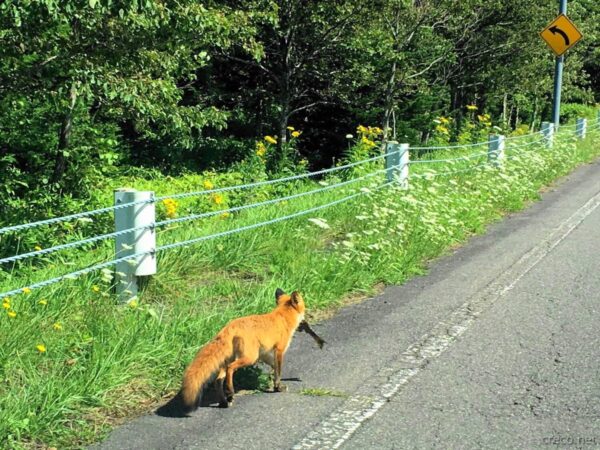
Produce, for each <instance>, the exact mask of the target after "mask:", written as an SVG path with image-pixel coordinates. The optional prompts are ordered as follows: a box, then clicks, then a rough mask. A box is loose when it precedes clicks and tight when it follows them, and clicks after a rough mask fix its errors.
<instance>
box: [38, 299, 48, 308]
mask: <svg viewBox="0 0 600 450" xmlns="http://www.w3.org/2000/svg"><path fill="white" fill-rule="evenodd" d="M38 303H39V304H40V305H42V306H46V305H47V304H48V300H46V299H45V298H43V299H41V300H40V301H39V302H38Z"/></svg>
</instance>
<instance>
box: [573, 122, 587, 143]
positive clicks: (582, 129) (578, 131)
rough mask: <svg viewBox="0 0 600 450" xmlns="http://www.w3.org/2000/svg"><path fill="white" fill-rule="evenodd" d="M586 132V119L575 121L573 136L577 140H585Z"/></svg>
mask: <svg viewBox="0 0 600 450" xmlns="http://www.w3.org/2000/svg"><path fill="white" fill-rule="evenodd" d="M586 130H587V119H577V124H576V125H575V136H577V138H578V139H585V133H586Z"/></svg>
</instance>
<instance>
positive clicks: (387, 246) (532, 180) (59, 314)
mask: <svg viewBox="0 0 600 450" xmlns="http://www.w3.org/2000/svg"><path fill="white" fill-rule="evenodd" d="M566 134H567V133H565V135H563V136H562V137H560V138H559V140H558V143H557V144H555V146H554V147H553V148H552V149H546V148H542V147H540V146H539V145H531V146H528V147H523V148H516V149H515V148H514V145H513V144H510V145H509V146H508V148H507V159H506V161H505V163H504V166H503V168H493V167H489V166H486V167H480V168H477V169H474V170H471V171H468V172H467V171H464V170H466V169H470V168H473V167H475V166H478V165H480V163H482V162H483V161H485V156H482V157H481V158H471V159H468V160H467V159H465V160H463V161H459V162H455V163H452V164H450V165H449V164H448V163H432V164H430V165H426V164H418V165H414V166H411V172H412V173H413V174H414V175H417V177H415V178H414V179H413V180H411V184H410V189H408V190H401V189H398V188H395V187H393V186H392V187H386V188H383V189H378V186H379V185H380V184H381V182H382V179H380V180H378V181H377V183H375V182H372V181H365V182H362V183H359V184H358V185H357V186H348V187H344V188H341V189H339V190H333V191H328V192H324V193H321V194H318V195H314V196H305V197H302V198H299V199H296V200H293V201H289V202H282V203H279V204H277V205H272V206H268V207H263V208H259V209H252V210H247V211H243V212H240V213H237V214H234V215H231V216H228V217H216V218H212V219H206V220H201V221H196V222H190V223H187V224H185V225H180V226H174V227H172V228H170V229H167V230H163V231H161V233H160V235H159V243H161V244H166V243H170V242H181V241H183V240H186V239H190V238H194V237H198V236H202V235H209V234H212V233H215V232H219V231H223V230H227V229H233V228H237V227H240V226H244V225H249V224H253V223H257V222H260V221H265V220H270V219H272V218H275V217H279V216H282V215H285V214H293V213H294V212H298V211H302V210H305V209H308V208H312V207H315V206H317V205H322V204H325V203H327V202H330V201H334V200H336V199H339V198H341V197H343V196H345V195H349V194H351V193H353V192H360V189H362V190H363V191H364V194H363V195H361V196H360V197H358V198H357V199H354V200H351V201H348V202H346V203H342V204H339V205H336V206H335V207H332V208H328V209H324V210H322V211H319V212H317V213H314V214H310V215H308V216H303V217H299V218H296V219H292V220H288V221H284V222H280V223H277V224H273V225H269V226H266V227H262V228H258V229H255V230H252V231H248V232H243V233H239V234H234V235H230V236H227V237H225V238H222V239H215V240H209V241H205V242H202V243H200V244H198V245H192V246H189V247H181V248H179V249H176V250H173V251H169V252H161V253H160V254H159V261H158V264H159V273H158V274H157V275H156V276H155V277H153V278H152V279H151V280H150V281H149V283H148V285H147V286H146V288H145V289H144V291H143V293H142V294H141V295H140V298H139V300H138V301H137V302H133V303H131V304H129V305H124V304H119V303H118V302H117V300H116V299H115V298H114V296H113V294H112V293H111V292H112V291H111V287H112V283H113V280H112V279H111V277H110V276H109V274H106V273H105V274H101V273H97V274H92V275H89V276H86V277H82V278H79V279H77V280H68V281H65V282H62V283H59V284H57V285H54V286H52V287H48V288H46V289H42V290H39V291H36V290H34V291H33V292H32V293H30V294H22V295H18V296H14V297H13V298H11V299H9V300H7V301H5V302H4V303H5V304H6V305H7V307H5V308H3V309H2V311H1V312H0V377H1V380H2V383H0V447H2V448H5V447H8V448H32V447H44V446H46V447H49V446H55V447H59V448H76V447H80V446H83V445H85V444H86V443H89V442H92V441H94V440H97V439H99V438H100V437H101V436H102V435H103V434H104V433H106V432H107V431H108V430H109V429H110V427H111V426H112V425H113V424H114V423H116V422H118V421H119V420H121V418H123V417H128V416H131V415H134V414H136V413H139V412H141V411H144V410H147V409H148V408H149V407H150V405H153V404H156V403H157V402H159V401H160V399H162V398H164V397H165V396H168V395H170V394H172V393H173V392H174V391H175V390H176V389H177V388H178V384H179V380H180V378H181V375H182V372H183V369H184V368H185V365H186V364H187V363H188V362H189V361H190V359H191V358H192V357H193V354H194V353H195V352H196V351H197V349H198V348H199V346H200V345H202V344H203V343H204V342H206V341H207V340H208V339H210V338H211V337H212V336H213V335H214V333H215V332H216V331H217V330H218V329H219V328H220V327H222V326H223V325H224V324H225V323H226V322H227V321H229V320H231V319H232V318H234V317H238V316H241V315H245V314H250V313H257V312H259V313H260V312H264V311H267V310H269V309H270V308H271V307H272V306H273V293H274V291H275V289H276V288H277V287H282V288H285V289H289V290H292V289H299V290H301V291H302V292H303V294H304V296H305V298H306V300H307V303H308V307H309V309H310V310H312V311H316V310H319V309H324V308H332V307H335V306H338V305H341V304H343V302H344V299H345V298H348V296H349V295H351V294H353V295H354V294H357V293H358V294H363V295H367V294H370V293H372V292H374V289H375V286H376V285H377V284H378V283H386V284H393V283H402V282H403V281H405V280H406V279H408V278H410V277H411V276H412V275H414V274H416V273H421V272H422V271H423V270H424V265H425V263H426V262H427V261H428V260H430V259H432V258H435V257H437V256H439V255H441V254H443V253H444V252H445V251H447V250H448V249H449V248H451V247H452V246H455V245H457V244H459V243H462V242H464V241H465V240H466V239H467V238H468V237H469V236H471V235H472V234H474V233H480V232H482V231H484V229H485V227H486V225H488V224H489V223H491V222H493V221H495V220H497V219H498V218H500V217H502V215H503V214H505V213H506V212H508V211H516V210H519V209H521V208H523V206H524V205H525V204H526V203H527V202H529V201H531V200H534V199H536V198H538V195H539V194H538V192H539V190H540V188H541V187H543V186H545V185H547V184H548V183H551V182H552V181H553V180H555V179H556V178H558V177H560V176H561V175H564V174H566V173H568V172H569V171H570V170H572V169H573V168H574V167H576V166H577V165H578V164H580V163H582V162H586V161H589V160H591V159H593V158H595V157H596V156H597V155H598V154H600V146H599V145H597V144H595V142H597V136H598V133H597V132H595V133H590V135H589V136H588V138H587V139H586V140H584V141H578V142H576V141H575V140H574V139H573V138H572V137H568V136H567V135H566ZM568 134H572V133H571V132H569V133H568ZM595 140H596V141H595ZM515 142H517V141H515ZM477 151H482V150H479V149H477ZM472 153H475V152H474V151H473V149H453V150H448V151H445V152H444V151H443V152H436V153H435V154H432V155H430V158H431V159H443V158H445V157H448V156H452V157H454V156H456V155H463V156H464V155H468V154H472ZM379 168H381V167H380V166H377V165H374V166H373V167H371V168H370V170H373V169H379ZM435 172H437V173H440V172H455V173H448V174H445V175H443V176H435ZM381 178H383V176H382V177H381ZM335 181H336V178H333V177H332V178H330V179H327V180H325V181H324V182H326V183H332V182H335ZM322 183H323V181H322ZM317 187H320V184H319V183H317V182H315V181H312V182H304V183H296V184H295V185H294V186H293V187H292V188H290V187H286V188H285V189H288V191H291V190H293V191H296V192H297V191H298V190H303V189H305V190H308V189H315V188H317ZM278 189H280V190H279V191H278V190H276V189H275V190H274V191H273V192H269V193H268V195H278V194H281V193H282V192H284V191H283V190H281V189H283V188H278ZM158 194H160V192H158ZM261 196H262V198H264V196H265V194H264V193H263V194H261ZM258 200H260V198H259V199H258ZM193 208H194V204H193V202H191V201H190V203H189V204H186V203H185V202H182V203H181V204H180V205H179V212H180V213H181V214H183V213H184V211H183V210H185V209H189V210H193ZM309 219H318V220H309ZM84 250H85V251H83V252H74V251H69V252H65V254H61V255H58V256H55V257H48V258H46V259H45V260H44V261H42V263H36V264H33V263H31V264H29V263H28V264H21V265H19V266H18V270H17V269H15V270H12V271H7V272H4V273H3V274H2V278H0V290H1V291H5V290H8V289H9V288H14V287H15V286H16V287H19V286H26V285H28V284H30V283H31V282H33V281H35V280H41V279H46V278H50V277H53V276H56V275H58V274H62V273H65V272H69V271H70V270H72V267H74V266H71V265H70V264H71V261H73V260H74V261H75V262H76V264H77V267H83V266H86V265H90V264H93V263H94V262H97V261H102V260H105V259H107V258H110V257H111V251H112V249H111V245H110V244H106V245H105V246H98V247H95V248H88V249H84ZM8 312H13V313H15V314H16V316H14V317H10V316H9V315H8ZM41 346H43V347H41ZM41 350H45V351H41Z"/></svg>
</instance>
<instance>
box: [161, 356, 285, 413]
mask: <svg viewBox="0 0 600 450" xmlns="http://www.w3.org/2000/svg"><path fill="white" fill-rule="evenodd" d="M270 378H271V377H270V372H269V371H263V370H262V369H261V368H260V367H258V366H252V367H244V368H242V369H240V370H238V371H236V372H235V374H234V375H233V385H234V387H235V391H236V392H239V391H267V390H269V386H270V384H271V381H270ZM291 380H292V379H290V381H291ZM293 381H296V379H293ZM198 406H199V407H200V408H218V406H219V396H218V394H217V392H216V391H215V388H214V385H213V383H212V382H211V383H208V384H207V385H206V387H205V388H204V390H203V391H202V395H201V396H200V402H199V404H198ZM155 414H156V415H158V416H162V417H187V414H186V412H185V409H184V408H183V403H182V400H181V397H180V394H179V393H178V394H177V395H176V396H175V397H173V398H172V399H171V400H169V401H168V402H167V403H165V404H164V405H162V406H161V407H159V408H158V409H157V410H156V411H155Z"/></svg>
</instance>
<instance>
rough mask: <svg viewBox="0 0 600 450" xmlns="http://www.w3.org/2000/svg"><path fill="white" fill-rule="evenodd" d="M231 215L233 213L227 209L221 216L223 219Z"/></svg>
mask: <svg viewBox="0 0 600 450" xmlns="http://www.w3.org/2000/svg"><path fill="white" fill-rule="evenodd" d="M229 216H231V213H230V212H229V211H225V212H224V213H223V214H221V216H220V217H221V219H227V218H228V217H229Z"/></svg>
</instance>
